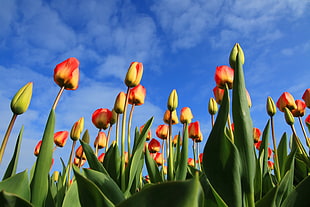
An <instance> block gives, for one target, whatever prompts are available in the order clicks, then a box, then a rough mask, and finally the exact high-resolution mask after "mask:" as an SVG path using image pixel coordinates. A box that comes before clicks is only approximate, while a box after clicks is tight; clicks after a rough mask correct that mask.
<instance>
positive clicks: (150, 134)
mask: <svg viewBox="0 0 310 207" xmlns="http://www.w3.org/2000/svg"><path fill="white" fill-rule="evenodd" d="M143 128H144V125H142V126H141V127H140V133H141V132H142V130H143ZM151 137H152V131H151V129H149V130H148V132H147V135H146V141H149V140H150V139H151Z"/></svg>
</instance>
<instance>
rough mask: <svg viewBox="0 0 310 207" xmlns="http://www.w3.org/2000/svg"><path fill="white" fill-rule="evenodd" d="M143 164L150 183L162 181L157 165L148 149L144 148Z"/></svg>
mask: <svg viewBox="0 0 310 207" xmlns="http://www.w3.org/2000/svg"><path fill="white" fill-rule="evenodd" d="M145 165H146V169H147V172H148V175H149V178H150V181H151V182H152V183H158V182H163V177H162V176H161V173H160V171H159V169H158V165H157V163H156V162H155V160H154V159H153V158H152V157H151V155H150V152H149V149H148V148H147V147H146V148H145Z"/></svg>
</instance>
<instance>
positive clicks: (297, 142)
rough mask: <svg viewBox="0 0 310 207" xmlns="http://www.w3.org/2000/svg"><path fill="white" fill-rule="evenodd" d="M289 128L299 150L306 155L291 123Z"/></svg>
mask: <svg viewBox="0 0 310 207" xmlns="http://www.w3.org/2000/svg"><path fill="white" fill-rule="evenodd" d="M291 129H292V132H293V138H294V139H295V141H296V144H297V147H298V150H299V152H300V153H301V154H303V155H304V156H306V157H307V153H306V151H305V149H304V148H303V146H302V144H301V142H300V139H299V138H298V136H297V133H296V130H295V127H294V125H293V124H292V125H291Z"/></svg>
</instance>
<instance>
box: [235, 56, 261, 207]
mask: <svg viewBox="0 0 310 207" xmlns="http://www.w3.org/2000/svg"><path fill="white" fill-rule="evenodd" d="M240 58H241V57H240V56H239V55H237V62H236V67H235V72H234V83H233V93H232V114H233V122H234V135H235V136H234V141H235V142H234V143H235V145H236V147H237V149H238V151H239V154H240V158H241V185H242V194H243V196H244V197H245V203H246V205H249V206H253V205H254V179H255V169H256V167H255V164H256V163H255V156H254V153H255V152H254V148H253V144H254V140H253V125H252V119H251V116H250V109H249V105H248V100H247V95H246V87H245V81H244V74H243V66H242V63H241V59H240Z"/></svg>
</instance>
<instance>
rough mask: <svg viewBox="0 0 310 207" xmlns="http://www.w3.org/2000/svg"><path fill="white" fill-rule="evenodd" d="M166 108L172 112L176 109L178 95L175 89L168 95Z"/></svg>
mask: <svg viewBox="0 0 310 207" xmlns="http://www.w3.org/2000/svg"><path fill="white" fill-rule="evenodd" d="M167 106H168V110H170V111H174V110H175V109H176V108H177V107H178V94H177V91H176V90H175V89H173V90H172V91H171V93H170V95H169V99H168V104H167Z"/></svg>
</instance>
